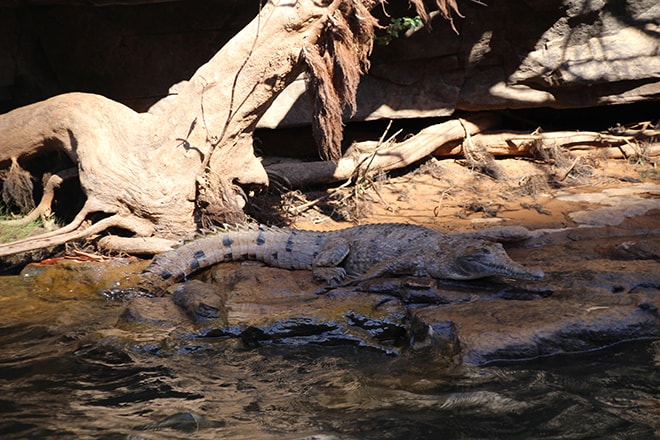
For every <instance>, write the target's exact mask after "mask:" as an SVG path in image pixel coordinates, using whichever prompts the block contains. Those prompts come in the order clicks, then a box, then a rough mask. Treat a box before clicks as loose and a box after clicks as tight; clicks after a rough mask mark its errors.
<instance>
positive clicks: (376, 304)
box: [206, 264, 407, 353]
mask: <svg viewBox="0 0 660 440" xmlns="http://www.w3.org/2000/svg"><path fill="white" fill-rule="evenodd" d="M206 279H207V280H208V281H210V282H214V283H217V284H219V285H224V286H231V294H230V295H229V297H228V299H227V304H226V307H227V315H228V316H227V319H228V327H227V329H226V331H225V332H224V335H225V336H239V337H240V338H241V340H242V341H243V343H244V344H245V345H247V346H256V345H259V344H262V343H285V344H293V345H298V344H313V345H349V346H359V347H365V348H369V349H375V350H378V351H384V352H386V353H398V352H399V351H400V349H401V348H402V347H403V346H404V345H405V344H406V343H407V328H406V324H405V322H404V317H405V314H406V313H405V308H404V305H403V303H402V302H401V301H400V300H398V299H397V298H393V297H392V296H390V295H380V294H369V293H365V292H357V291H355V290H353V289H335V290H331V291H330V292H328V293H327V294H325V295H318V294H316V293H315V292H316V291H317V290H318V288H319V284H316V283H314V282H313V280H312V277H311V274H310V273H309V271H288V270H283V269H277V268H271V267H262V266H258V265H253V264H225V265H219V266H217V267H215V268H213V269H212V270H211V271H210V273H209V274H207V276H206ZM214 334H216V335H218V336H221V335H223V333H222V331H216V332H214Z"/></svg>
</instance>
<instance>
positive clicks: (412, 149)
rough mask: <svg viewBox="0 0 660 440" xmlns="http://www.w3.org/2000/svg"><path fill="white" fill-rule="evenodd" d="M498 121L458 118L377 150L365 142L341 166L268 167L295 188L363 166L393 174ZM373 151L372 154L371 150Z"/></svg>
mask: <svg viewBox="0 0 660 440" xmlns="http://www.w3.org/2000/svg"><path fill="white" fill-rule="evenodd" d="M495 119H496V118H494V117H493V116H491V115H481V116H479V117H475V118H474V119H472V120H471V121H465V120H463V121H460V120H458V119H454V120H451V121H447V122H443V123H441V124H436V125H432V126H430V127H427V128H425V129H423V130H422V131H420V132H419V133H418V134H417V135H415V136H413V137H412V138H410V139H407V140H405V141H403V142H400V143H395V144H384V145H382V146H381V147H380V148H377V149H375V150H374V149H373V147H374V143H372V142H362V143H359V144H357V145H355V146H353V147H352V148H351V150H350V151H348V152H347V153H346V154H345V155H344V156H343V157H342V158H341V159H339V161H338V162H337V163H334V162H331V161H319V162H305V163H280V164H274V165H270V166H269V167H267V171H268V172H269V173H270V174H274V175H279V176H285V177H286V179H287V180H288V182H289V183H290V185H291V187H292V188H300V187H303V186H307V185H316V184H325V183H332V182H339V181H342V180H347V179H349V178H350V177H351V176H352V175H353V174H354V173H355V172H356V170H358V169H359V168H360V167H362V168H363V169H360V171H361V172H366V171H367V168H368V169H369V171H370V172H376V171H389V170H393V169H397V168H403V167H406V166H408V165H410V164H412V163H414V162H416V161H418V160H420V159H422V158H424V157H426V156H428V155H430V154H431V153H433V152H434V151H435V150H436V149H438V148H439V147H441V146H443V145H447V144H449V143H452V142H453V143H456V142H458V141H460V140H462V139H463V138H464V137H465V135H466V131H465V130H468V132H469V134H471V135H474V134H476V133H478V132H480V131H483V130H486V129H488V128H490V127H492V126H493V125H494V123H495ZM370 150H371V151H370Z"/></svg>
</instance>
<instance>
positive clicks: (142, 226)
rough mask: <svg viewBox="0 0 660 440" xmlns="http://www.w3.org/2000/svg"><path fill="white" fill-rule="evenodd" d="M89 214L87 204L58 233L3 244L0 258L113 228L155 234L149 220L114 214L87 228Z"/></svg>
mask: <svg viewBox="0 0 660 440" xmlns="http://www.w3.org/2000/svg"><path fill="white" fill-rule="evenodd" d="M89 213H90V209H89V208H88V207H87V204H86V205H85V207H83V209H82V210H81V211H80V212H79V213H78V215H76V218H75V219H74V220H73V221H72V222H71V223H69V224H68V225H66V226H64V227H62V228H60V229H58V230H56V231H52V232H47V233H45V234H40V235H36V236H34V237H28V238H25V239H22V240H17V241H14V242H11V243H7V244H1V245H0V257H4V256H8V255H13V254H17V253H21V252H29V251H33V250H35V249H41V248H46V247H51V246H59V245H61V244H64V243H66V242H68V241H72V240H80V239H83V238H87V237H90V236H92V235H95V234H98V233H100V232H103V231H105V230H106V229H108V228H112V227H117V228H122V229H127V230H129V231H133V232H135V233H136V234H137V235H140V236H148V235H151V234H152V233H153V225H152V224H151V222H149V221H148V220H144V219H141V218H138V217H135V216H133V215H128V216H127V215H121V214H113V215H111V216H110V217H107V218H104V219H103V220H100V221H99V222H97V223H95V224H93V225H91V226H89V227H87V228H85V227H84V226H83V222H84V220H85V219H86V217H87V215H88V214H89Z"/></svg>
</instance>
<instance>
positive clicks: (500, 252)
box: [430, 240, 543, 280]
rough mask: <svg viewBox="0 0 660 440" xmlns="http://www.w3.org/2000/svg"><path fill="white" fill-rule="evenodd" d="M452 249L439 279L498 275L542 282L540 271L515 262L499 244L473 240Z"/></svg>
mask: <svg viewBox="0 0 660 440" xmlns="http://www.w3.org/2000/svg"><path fill="white" fill-rule="evenodd" d="M451 247H452V249H451V252H449V253H448V254H445V257H444V262H442V263H444V264H439V265H438V266H439V267H437V269H439V271H440V272H442V274H441V275H440V276H438V278H448V279H453V280H474V279H477V278H485V277H490V276H495V275H498V276H503V277H510V278H517V279H524V280H535V279H541V278H543V271H541V270H540V269H538V268H527V267H525V266H523V265H522V264H519V263H516V262H515V261H513V260H512V259H511V258H510V257H509V256H508V255H507V253H506V251H505V250H504V247H502V245H501V244H500V243H493V242H488V241H481V240H470V241H469V242H467V243H465V242H464V243H460V244H459V243H454V245H453V246H451ZM440 266H441V267H440ZM430 275H431V276H435V275H434V274H430Z"/></svg>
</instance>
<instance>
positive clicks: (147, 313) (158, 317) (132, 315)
mask: <svg viewBox="0 0 660 440" xmlns="http://www.w3.org/2000/svg"><path fill="white" fill-rule="evenodd" d="M189 322H190V321H189V320H188V317H187V316H186V315H184V314H183V312H182V311H181V310H180V309H179V308H178V307H177V306H176V305H175V304H174V303H173V302H172V300H171V299H170V298H144V297H138V298H133V299H131V301H130V302H129V304H128V305H127V306H126V308H124V310H123V312H122V313H121V315H120V316H119V321H118V322H117V328H119V329H122V330H135V329H136V326H139V325H147V326H153V327H161V328H171V327H176V326H178V325H182V324H184V323H189Z"/></svg>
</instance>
